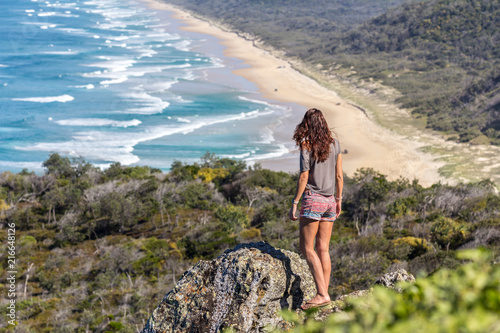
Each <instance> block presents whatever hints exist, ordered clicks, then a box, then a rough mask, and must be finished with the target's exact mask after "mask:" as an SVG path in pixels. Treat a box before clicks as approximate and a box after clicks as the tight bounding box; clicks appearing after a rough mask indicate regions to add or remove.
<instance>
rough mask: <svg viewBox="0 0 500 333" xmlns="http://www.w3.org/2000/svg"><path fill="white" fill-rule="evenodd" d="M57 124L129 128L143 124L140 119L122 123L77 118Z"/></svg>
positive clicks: (100, 119)
mask: <svg viewBox="0 0 500 333" xmlns="http://www.w3.org/2000/svg"><path fill="white" fill-rule="evenodd" d="M56 123H57V124H59V125H63V126H111V127H124V128H127V127H130V126H138V125H140V124H141V123H142V122H141V121H140V120H138V119H133V120H124V121H120V120H112V119H106V118H75V119H65V120H58V121H56Z"/></svg>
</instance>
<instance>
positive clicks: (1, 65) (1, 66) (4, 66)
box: [0, 64, 9, 68]
mask: <svg viewBox="0 0 500 333" xmlns="http://www.w3.org/2000/svg"><path fill="white" fill-rule="evenodd" d="M6 67H9V65H4V64H0V68H6Z"/></svg>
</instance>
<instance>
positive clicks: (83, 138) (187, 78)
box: [0, 0, 300, 172]
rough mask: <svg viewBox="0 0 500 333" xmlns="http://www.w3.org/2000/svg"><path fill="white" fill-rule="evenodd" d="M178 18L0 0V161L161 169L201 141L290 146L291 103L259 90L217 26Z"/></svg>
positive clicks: (259, 152) (240, 154)
mask: <svg viewBox="0 0 500 333" xmlns="http://www.w3.org/2000/svg"><path fill="white" fill-rule="evenodd" d="M179 24H180V23H179V22H177V21H175V20H173V19H171V18H170V17H169V15H167V14H166V13H165V12H159V11H155V10H153V9H150V8H148V7H147V6H146V5H145V4H144V3H142V2H140V1H137V0H120V1H117V0H91V1H78V0H58V1H56V0H49V1H42V0H18V1H2V2H1V3H0V34H1V37H0V50H1V52H0V171H6V170H10V171H13V172H18V171H21V170H22V169H24V168H27V169H28V170H33V171H35V172H43V168H42V162H43V161H45V160H46V159H47V158H48V156H49V155H50V154H51V153H55V152H56V153H59V154H61V155H64V156H69V157H80V156H81V157H83V158H85V160H87V161H89V162H92V163H93V164H95V165H98V166H100V167H103V168H105V167H107V166H109V165H110V164H111V163H114V162H120V163H121V164H122V165H148V166H151V167H155V168H160V169H162V170H165V171H167V170H169V168H170V165H171V164H172V162H173V161H176V160H178V161H182V162H186V163H192V162H195V161H199V159H200V157H201V156H203V155H204V154H205V153H206V152H207V151H208V152H211V153H215V154H216V155H217V156H219V157H229V158H235V159H243V160H245V161H247V163H248V164H252V163H255V162H258V161H259V160H268V159H273V158H278V157H280V156H284V155H286V154H288V153H289V152H290V151H291V149H293V144H292V142H291V135H292V133H291V131H292V130H293V128H292V127H291V126H290V125H289V123H290V122H291V120H290V118H291V117H292V116H295V118H296V117H297V114H298V113H297V112H299V111H298V110H297V109H296V106H293V105H286V104H279V103H277V102H273V101H270V100H266V99H264V98H263V97H262V96H261V95H259V93H258V92H257V87H256V86H255V85H254V84H253V83H251V82H249V81H247V80H245V79H244V78H242V77H239V76H237V75H235V74H233V73H232V71H233V70H234V69H237V68H242V67H244V65H243V64H242V62H241V61H239V60H238V59H234V58H227V57H224V56H223V47H222V46H221V45H220V44H219V43H218V41H217V40H216V39H215V38H214V37H212V36H209V35H204V34H197V33H189V32H184V31H181V30H180V29H179ZM295 118H293V121H294V122H297V121H296V119H295ZM297 119H299V118H297ZM299 120H300V119H299ZM284 129H286V131H287V133H286V134H289V135H283V130H284ZM288 132H290V133H288ZM277 133H281V136H282V137H283V138H284V139H280V135H277Z"/></svg>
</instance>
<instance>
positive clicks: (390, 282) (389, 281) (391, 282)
mask: <svg viewBox="0 0 500 333" xmlns="http://www.w3.org/2000/svg"><path fill="white" fill-rule="evenodd" d="M401 281H404V282H415V277H413V275H411V274H410V273H408V272H407V271H405V270H404V269H398V270H397V271H395V272H392V273H387V274H384V275H382V276H381V277H379V278H378V279H377V281H375V285H377V284H379V285H382V286H384V287H386V288H389V289H394V290H396V291H397V292H401V288H398V287H397V286H396V283H397V282H401Z"/></svg>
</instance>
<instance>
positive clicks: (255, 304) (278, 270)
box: [142, 242, 316, 333]
mask: <svg viewBox="0 0 500 333" xmlns="http://www.w3.org/2000/svg"><path fill="white" fill-rule="evenodd" d="M315 292H316V288H315V286H314V282H313V280H312V276H311V273H310V272H309V268H308V266H307V263H306V262H305V261H304V260H303V259H301V258H300V257H299V255H298V254H297V253H294V252H291V251H286V250H280V249H275V248H274V247H272V246H270V245H269V244H266V243H264V242H260V243H250V244H240V245H238V246H236V247H235V248H234V249H232V250H227V251H226V252H225V253H224V254H223V255H221V256H220V257H218V258H216V259H214V260H212V261H200V262H199V263H197V264H196V265H195V266H193V267H192V268H191V269H189V270H188V271H187V272H186V273H184V275H183V277H182V279H181V280H180V281H179V283H178V284H177V285H176V286H175V288H174V289H173V290H172V291H171V292H169V293H168V294H167V295H166V296H165V298H164V299H163V300H162V302H161V304H160V305H159V306H158V307H157V308H156V309H155V310H154V311H153V314H152V316H151V318H150V319H149V320H148V323H147V324H146V327H145V328H144V330H143V331H142V332H143V333H153V332H154V333H156V332H203V333H209V332H217V331H221V330H222V328H224V327H232V328H233V329H234V330H235V331H236V332H250V331H251V332H255V331H259V330H262V329H264V328H265V327H266V326H268V325H269V326H273V327H283V328H285V327H284V325H286V322H284V321H283V319H282V318H281V317H280V316H279V314H278V311H280V310H281V309H297V308H299V307H300V305H301V304H302V303H303V302H304V300H305V299H308V298H311V297H313V295H314V294H315Z"/></svg>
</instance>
